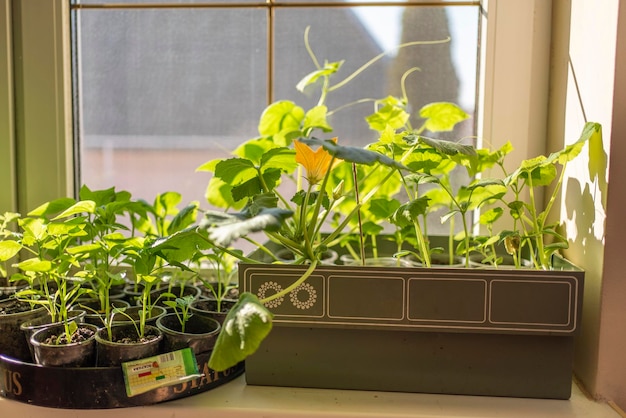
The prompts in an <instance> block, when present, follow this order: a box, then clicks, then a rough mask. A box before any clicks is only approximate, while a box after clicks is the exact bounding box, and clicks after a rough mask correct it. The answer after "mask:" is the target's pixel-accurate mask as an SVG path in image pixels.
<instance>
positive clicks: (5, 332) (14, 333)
mask: <svg viewBox="0 0 626 418" xmlns="http://www.w3.org/2000/svg"><path fill="white" fill-rule="evenodd" d="M17 306H21V307H22V309H23V310H22V311H21V312H16V313H6V314H5V313H1V312H5V310H6V312H10V308H13V307H17ZM47 314H48V312H47V311H46V309H45V308H44V307H43V306H42V307H38V308H36V309H31V307H30V305H29V304H28V303H26V302H19V301H17V300H15V299H6V300H2V301H0V353H2V354H4V355H6V356H9V357H12V358H15V359H17V360H22V361H32V359H31V354H30V348H29V346H28V342H27V341H26V339H25V338H24V334H23V332H22V330H20V326H21V325H22V323H24V322H28V321H32V320H36V319H38V318H45V317H46V315H47Z"/></svg>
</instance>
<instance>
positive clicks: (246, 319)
mask: <svg viewBox="0 0 626 418" xmlns="http://www.w3.org/2000/svg"><path fill="white" fill-rule="evenodd" d="M271 330H272V313H271V312H270V311H269V310H268V309H267V308H266V307H265V306H263V304H262V303H261V302H260V301H259V299H258V298H257V297H256V296H255V295H253V294H252V293H247V292H244V293H242V294H241V295H240V296H239V301H238V302H237V304H236V305H235V306H233V307H232V308H231V310H230V311H229V312H228V315H227V316H226V319H225V320H224V324H223V326H222V330H221V331H220V334H219V336H218V337H217V341H216V343H215V347H214V348H213V352H212V353H211V358H210V359H209V367H210V368H211V369H213V370H216V371H218V372H219V371H223V370H226V369H228V368H230V367H233V366H235V365H236V364H237V363H239V362H241V361H243V360H245V359H246V357H248V356H249V355H251V354H253V353H254V352H255V351H256V350H257V349H258V348H259V345H260V344H261V342H262V341H263V340H264V339H265V337H267V335H268V334H269V333H270V331H271Z"/></svg>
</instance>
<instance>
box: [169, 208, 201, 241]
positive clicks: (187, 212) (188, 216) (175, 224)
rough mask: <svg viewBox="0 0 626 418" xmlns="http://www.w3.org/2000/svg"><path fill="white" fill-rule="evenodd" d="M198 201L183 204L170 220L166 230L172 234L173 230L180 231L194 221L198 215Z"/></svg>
mask: <svg viewBox="0 0 626 418" xmlns="http://www.w3.org/2000/svg"><path fill="white" fill-rule="evenodd" d="M198 207H199V204H198V202H193V203H191V204H189V205H187V206H185V207H184V208H183V209H182V210H181V211H180V212H178V213H177V214H176V215H175V216H174V217H173V218H172V221H171V222H170V224H169V226H168V228H167V232H168V234H173V233H174V232H178V231H181V230H183V229H185V228H187V227H188V226H190V225H192V224H193V223H194V222H196V218H197V216H198Z"/></svg>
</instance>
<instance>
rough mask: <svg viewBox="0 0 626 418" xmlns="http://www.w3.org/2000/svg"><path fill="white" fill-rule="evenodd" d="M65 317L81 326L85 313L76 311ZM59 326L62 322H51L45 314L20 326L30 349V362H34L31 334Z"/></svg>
mask: <svg viewBox="0 0 626 418" xmlns="http://www.w3.org/2000/svg"><path fill="white" fill-rule="evenodd" d="M67 315H68V320H69V321H70V322H76V323H79V324H82V323H83V322H84V321H85V315H86V312H85V311H81V310H78V309H76V310H73V311H69V312H68V313H67ZM61 324H63V322H62V321H56V322H52V319H51V318H50V315H48V314H46V316H43V317H40V318H36V319H33V320H30V321H26V322H23V323H22V324H21V325H20V329H21V330H22V332H23V333H24V337H25V338H26V341H27V342H28V348H29V349H30V354H31V359H30V360H31V361H34V360H35V353H34V351H33V346H32V344H31V343H30V338H31V337H32V336H33V334H34V333H35V332H37V331H39V330H40V329H43V328H47V327H50V326H53V325H61Z"/></svg>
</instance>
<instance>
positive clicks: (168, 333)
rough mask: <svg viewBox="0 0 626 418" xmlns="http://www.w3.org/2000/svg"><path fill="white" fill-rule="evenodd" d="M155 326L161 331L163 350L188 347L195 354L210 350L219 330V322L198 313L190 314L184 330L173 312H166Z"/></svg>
mask: <svg viewBox="0 0 626 418" xmlns="http://www.w3.org/2000/svg"><path fill="white" fill-rule="evenodd" d="M157 327H158V328H159V329H160V330H161V332H163V339H164V341H163V342H164V349H165V351H176V350H180V349H183V348H186V347H190V348H191V349H192V350H193V352H194V353H195V354H200V353H204V352H206V351H210V350H212V349H213V347H214V346H215V341H216V340H217V336H218V334H219V331H220V328H221V326H220V323H219V322H218V321H217V320H215V319H213V318H208V317H204V316H200V315H191V316H190V317H189V319H188V320H187V323H186V324H185V332H182V326H181V324H180V321H179V320H178V317H177V316H176V314H175V313H168V314H166V315H163V316H162V317H160V318H159V319H158V320H157Z"/></svg>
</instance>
